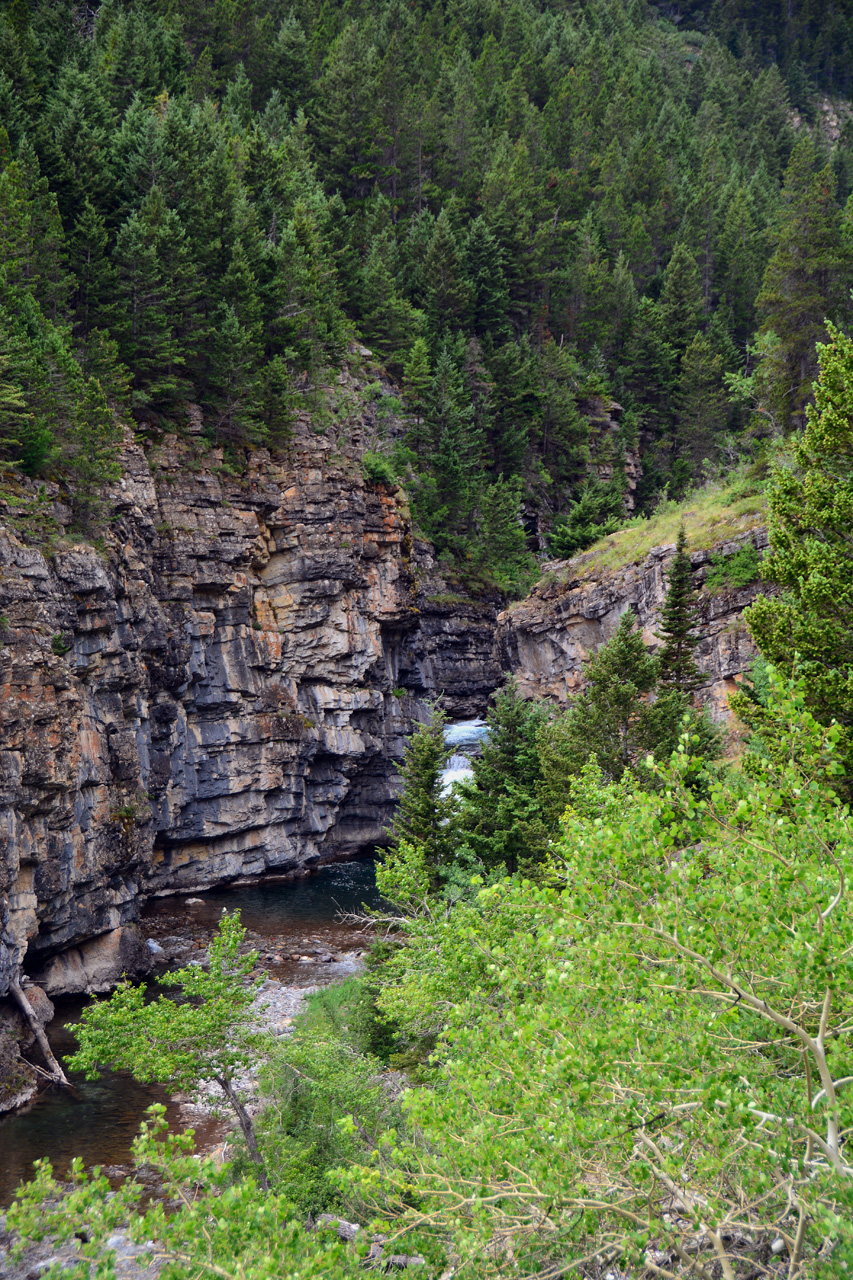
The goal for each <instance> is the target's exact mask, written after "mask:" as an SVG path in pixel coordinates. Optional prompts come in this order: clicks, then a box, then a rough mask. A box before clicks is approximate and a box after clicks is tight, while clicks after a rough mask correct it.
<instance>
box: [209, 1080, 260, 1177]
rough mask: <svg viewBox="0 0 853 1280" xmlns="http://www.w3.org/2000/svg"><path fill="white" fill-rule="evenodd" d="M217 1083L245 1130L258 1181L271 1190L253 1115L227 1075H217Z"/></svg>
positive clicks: (247, 1146) (242, 1128)
mask: <svg viewBox="0 0 853 1280" xmlns="http://www.w3.org/2000/svg"><path fill="white" fill-rule="evenodd" d="M216 1083H217V1084H218V1085H219V1087H220V1089H221V1090H222V1092H223V1093H224V1094H225V1096H226V1098H227V1099H228V1101H229V1103H230V1104H231V1107H232V1110H233V1111H234V1114H235V1115H236V1117H237V1121H238V1123H239V1125H240V1128H241V1130H242V1131H243V1137H244V1138H245V1139H246V1148H247V1150H248V1152H249V1155H250V1156H251V1158H252V1160H253V1162H254V1163H255V1164H256V1165H257V1166H258V1182H259V1183H260V1184H261V1187H262V1188H263V1190H264V1191H269V1189H270V1184H269V1180H268V1178H267V1171H266V1169H265V1167H264V1158H263V1156H262V1155H261V1152H260V1149H259V1147H258V1140H257V1138H256V1137H255V1126H254V1125H253V1124H252V1117H251V1116H250V1115H249V1113H248V1111H247V1110H246V1108H245V1107H244V1106H243V1104H242V1102H241V1101H240V1099H239V1098H238V1097H237V1094H236V1092H235V1090H234V1086H233V1085H232V1083H231V1081H230V1080H229V1079H228V1077H227V1076H217V1077H216Z"/></svg>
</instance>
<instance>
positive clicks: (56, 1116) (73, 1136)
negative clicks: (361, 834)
mask: <svg viewBox="0 0 853 1280" xmlns="http://www.w3.org/2000/svg"><path fill="white" fill-rule="evenodd" d="M196 898H197V900H196V901H195V902H191V901H190V900H189V899H188V898H187V897H186V896H184V897H170V898H160V899H157V900H155V901H154V902H151V903H149V904H148V906H147V907H146V909H145V911H144V913H143V916H142V919H141V921H140V924H141V927H142V929H143V931H144V932H145V935H146V937H150V938H153V939H154V940H155V941H157V940H159V941H160V942H162V943H164V944H166V943H168V944H169V949H170V950H174V949H175V948H176V947H180V948H183V950H184V952H185V954H186V957H187V958H189V956H190V955H191V954H192V952H193V951H199V952H201V951H203V949H204V948H206V946H207V944H208V942H209V940H210V937H211V935H212V934H213V932H214V930H215V929H216V925H217V923H218V921H219V918H220V916H221V915H222V912H223V911H233V910H235V909H236V908H239V909H240V912H241V918H242V922H243V924H244V925H245V926H246V929H247V930H248V934H249V941H250V942H251V944H252V946H253V947H256V948H257V949H258V950H259V952H260V953H261V960H260V966H259V967H260V968H262V969H264V970H265V971H267V972H268V973H269V974H270V975H271V976H272V977H274V978H276V979H278V981H279V982H282V983H287V984H288V985H290V986H300V987H307V986H315V985H317V984H318V983H323V982H329V981H331V980H333V979H334V978H338V977H344V976H346V974H347V973H351V972H353V971H354V969H355V968H356V959H355V957H356V956H357V953H358V951H359V950H360V948H361V947H362V946H363V945H364V943H365V941H366V939H365V938H364V937H363V936H362V934H361V933H360V931H359V927H358V926H357V925H356V924H353V923H346V922H345V921H341V920H340V919H339V918H338V917H339V915H340V914H341V913H345V912H351V911H358V909H359V908H360V907H361V905H362V903H366V904H367V905H368V906H375V905H378V895H377V891H376V879H375V874H374V864H373V862H372V861H371V860H360V861H355V862H339V863H333V864H331V865H329V866H326V867H322V868H320V870H318V871H317V872H315V873H314V874H312V875H310V876H307V877H306V878H304V879H301V880H297V881H286V882H280V883H270V882H268V881H267V882H259V883H256V884H252V885H247V886H242V887H239V888H233V889H218V890H215V891H211V892H208V893H205V894H199V895H196ZM324 956H332V957H334V959H331V960H329V959H324V958H323V957H324ZM294 957H295V958H294ZM84 1004H85V1001H84V1000H82V999H79V998H67V999H64V1000H60V1001H57V1009H56V1017H55V1018H54V1020H53V1022H52V1023H50V1025H49V1026H48V1028H47V1033H48V1036H49V1038H50V1041H51V1044H52V1046H53V1049H54V1052H55V1053H56V1054H57V1057H59V1058H60V1059H64V1058H66V1057H67V1056H69V1055H70V1054H72V1053H73V1052H74V1047H75V1041H74V1037H73V1036H72V1035H71V1034H70V1032H69V1031H68V1029H67V1028H68V1026H69V1025H70V1024H73V1023H74V1022H76V1021H78V1020H79V1017H80V1012H81V1010H82V1008H83V1006H84ZM71 1078H72V1080H73V1083H74V1085H75V1086H76V1089H75V1092H76V1096H73V1095H72V1094H71V1093H70V1092H69V1091H67V1090H64V1089H53V1088H47V1089H45V1090H44V1091H43V1092H42V1093H40V1094H39V1095H38V1097H37V1098H36V1099H34V1100H33V1102H32V1103H30V1104H29V1106H27V1107H25V1108H23V1109H22V1110H20V1111H17V1112H14V1113H12V1114H11V1115H8V1116H0V1208H3V1207H4V1206H5V1205H7V1204H8V1203H9V1201H10V1200H11V1199H12V1195H13V1193H14V1190H15V1187H16V1186H17V1185H18V1184H19V1183H20V1182H21V1181H23V1180H24V1179H27V1178H30V1177H31V1176H32V1165H33V1161H34V1160H38V1159H40V1158H42V1157H44V1156H47V1157H48V1158H49V1159H50V1161H51V1163H52V1164H53V1167H54V1171H55V1172H56V1173H57V1174H59V1175H64V1174H65V1173H66V1172H67V1170H68V1167H69V1165H70V1163H71V1160H72V1158H73V1157H74V1156H80V1157H82V1159H83V1162H84V1164H85V1165H87V1166H91V1165H95V1164H98V1165H101V1166H113V1165H122V1164H125V1163H126V1162H127V1160H128V1159H129V1156H130V1147H131V1143H132V1141H133V1139H134V1138H135V1137H136V1134H137V1133H138V1131H139V1125H140V1122H141V1120H142V1118H143V1115H144V1112H145V1109H146V1107H149V1106H150V1105H151V1103H152V1102H167V1104H168V1106H169V1119H170V1121H171V1123H172V1124H173V1125H174V1126H175V1127H176V1128H178V1127H181V1123H182V1121H181V1114H180V1109H179V1107H178V1106H177V1105H175V1104H170V1103H168V1099H167V1096H166V1093H165V1091H164V1090H163V1089H161V1088H159V1087H158V1086H156V1085H141V1084H139V1083H138V1082H137V1081H135V1080H133V1079H132V1077H131V1076H129V1075H127V1074H126V1073H124V1072H105V1073H104V1074H103V1075H102V1076H101V1078H100V1079H99V1080H96V1081H86V1080H84V1079H83V1078H82V1077H80V1076H72V1077H71ZM193 1127H194V1128H195V1130H196V1134H197V1137H198V1140H199V1142H200V1145H203V1146H208V1145H210V1143H212V1142H213V1141H215V1140H216V1138H217V1135H218V1133H219V1132H221V1129H222V1124H221V1122H218V1121H215V1120H209V1121H205V1122H203V1123H202V1124H197V1123H196V1124H194V1125H193Z"/></svg>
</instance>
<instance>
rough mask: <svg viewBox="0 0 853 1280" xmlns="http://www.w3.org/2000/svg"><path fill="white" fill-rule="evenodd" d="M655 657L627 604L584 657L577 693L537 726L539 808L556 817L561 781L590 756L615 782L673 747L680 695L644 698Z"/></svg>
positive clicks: (654, 674) (654, 679) (653, 680)
mask: <svg viewBox="0 0 853 1280" xmlns="http://www.w3.org/2000/svg"><path fill="white" fill-rule="evenodd" d="M658 674H659V663H658V660H657V659H656V658H653V657H652V656H651V654H649V653H648V652H647V651H646V647H645V645H644V643H643V637H642V634H641V633H640V631H639V630H638V629H637V626H636V623H635V620H634V615H633V614H632V613H631V611H630V609H629V610H627V611H626V612H625V613H623V615H622V618H621V620H620V623H619V627H618V629H617V631H616V633H615V635H614V636H613V637H612V638H611V639H610V640H609V641H608V642H607V643H606V644H604V645H602V647H601V648H600V649H599V650H598V652H597V653H596V654H594V655H593V657H592V658H590V661H589V664H588V666H587V669H586V671H585V672H584V684H585V688H584V692H583V693H582V694H580V696H579V697H577V698H575V699H574V701H573V702H572V703H571V705H570V707H569V709H568V711H567V712H566V713H565V714H564V715H563V716H562V717H561V718H559V719H558V720H556V721H554V722H553V724H551V725H550V726H548V727H547V728H546V729H543V730H542V732H541V733H540V753H541V758H542V770H543V779H542V785H541V788H540V790H541V792H542V798H543V803H544V804H545V808H546V812H547V813H548V814H550V816H551V817H552V818H556V817H557V816H559V813H560V812H561V811H562V807H564V806H565V803H566V799H563V798H562V797H564V796H567V780H568V779H569V778H570V777H573V776H574V775H576V774H578V773H579V772H580V771H581V769H582V768H583V766H584V765H585V764H586V763H587V761H588V760H589V759H590V758H591V757H592V756H593V755H594V756H595V757H596V759H597V760H598V764H599V765H600V767H601V769H602V771H603V772H604V774H605V776H606V777H607V778H608V779H610V780H611V781H618V779H619V778H621V777H622V775H623V774H624V773H625V772H626V771H629V770H630V771H639V772H640V773H642V766H643V761H644V760H645V757H646V756H647V755H648V754H649V753H652V754H667V753H668V752H669V751H671V750H672V748H673V747H674V746H675V744H676V742H677V740H678V733H679V729H680V725H681V718H682V716H683V715H684V713H685V710H686V699H685V698H684V695H683V694H682V693H680V692H679V691H678V690H672V691H671V692H669V693H665V694H664V695H663V696H662V697H658V698H657V699H656V701H655V702H652V701H651V700H650V695H651V694H652V693H653V692H654V690H655V689H656V687H657V683H658Z"/></svg>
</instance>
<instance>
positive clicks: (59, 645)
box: [50, 631, 71, 658]
mask: <svg viewBox="0 0 853 1280" xmlns="http://www.w3.org/2000/svg"><path fill="white" fill-rule="evenodd" d="M50 647H51V649H52V650H53V652H54V653H55V654H56V656H57V658H64V657H65V655H66V653H68V651H69V649H70V648H71V641H70V640H69V638H68V636H67V635H66V634H65V632H64V631H57V632H56V635H54V636H52V637H51V641H50Z"/></svg>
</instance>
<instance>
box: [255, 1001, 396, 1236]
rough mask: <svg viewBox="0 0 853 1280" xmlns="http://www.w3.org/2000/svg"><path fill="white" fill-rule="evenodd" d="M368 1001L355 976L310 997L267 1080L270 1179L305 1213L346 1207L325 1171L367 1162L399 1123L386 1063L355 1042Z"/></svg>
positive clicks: (265, 1144)
mask: <svg viewBox="0 0 853 1280" xmlns="http://www.w3.org/2000/svg"><path fill="white" fill-rule="evenodd" d="M362 998H363V993H362V987H361V983H360V982H359V981H358V980H356V979H353V980H351V981H350V982H347V983H345V984H343V985H342V986H340V987H337V988H331V989H329V990H327V991H321V992H319V993H318V994H317V995H315V996H314V997H312V999H311V1000H310V1001H309V1004H308V1008H307V1010H306V1012H305V1013H304V1014H303V1015H302V1016H301V1017H300V1019H299V1022H298V1025H297V1029H296V1031H295V1032H294V1034H293V1035H292V1036H291V1037H290V1038H289V1039H288V1040H287V1041H286V1042H285V1043H284V1044H283V1045H282V1047H281V1048H280V1049H278V1050H277V1051H275V1052H274V1053H273V1055H272V1057H271V1058H270V1061H269V1063H268V1065H267V1067H266V1069H265V1072H264V1075H263V1080H262V1087H263V1092H264V1094H265V1096H266V1098H267V1100H268V1101H267V1106H266V1108H265V1110H264V1112H263V1115H262V1119H261V1122H260V1126H259V1127H260V1139H261V1146H262V1149H263V1152H264V1157H265V1162H266V1165H267V1168H268V1169H269V1172H270V1180H271V1183H272V1186H273V1187H274V1189H276V1190H277V1191H279V1192H280V1193H282V1194H284V1195H286V1196H287V1197H288V1199H290V1200H291V1201H293V1203H294V1204H295V1206H296V1208H297V1211H298V1212H299V1213H302V1214H305V1213H313V1214H317V1213H318V1212H323V1211H326V1210H336V1209H341V1208H343V1207H345V1206H344V1204H343V1203H342V1201H341V1196H340V1192H339V1191H338V1190H336V1188H335V1187H334V1185H333V1184H332V1183H331V1182H330V1181H329V1179H328V1177H327V1173H328V1172H329V1170H330V1169H333V1168H335V1167H336V1166H338V1165H341V1164H351V1163H353V1161H355V1160H364V1159H366V1158H368V1157H369V1154H370V1152H371V1151H372V1150H373V1148H374V1147H375V1144H376V1141H377V1139H378V1136H379V1134H380V1132H381V1131H382V1130H383V1129H385V1128H386V1127H388V1126H389V1125H392V1124H394V1123H395V1122H396V1121H398V1120H399V1107H398V1105H397V1102H396V1097H395V1093H394V1091H393V1090H389V1089H388V1088H387V1087H386V1086H385V1085H384V1084H383V1078H382V1077H383V1073H384V1070H385V1067H384V1064H383V1063H382V1062H380V1061H379V1060H378V1059H377V1058H374V1057H373V1056H372V1055H370V1054H368V1053H361V1052H359V1049H358V1048H357V1047H356V1044H354V1043H353V1041H354V1040H356V1039H358V1038H359V1037H360V1035H361V1032H362V1024H363V1018H364V1010H363V1008H362Z"/></svg>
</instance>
